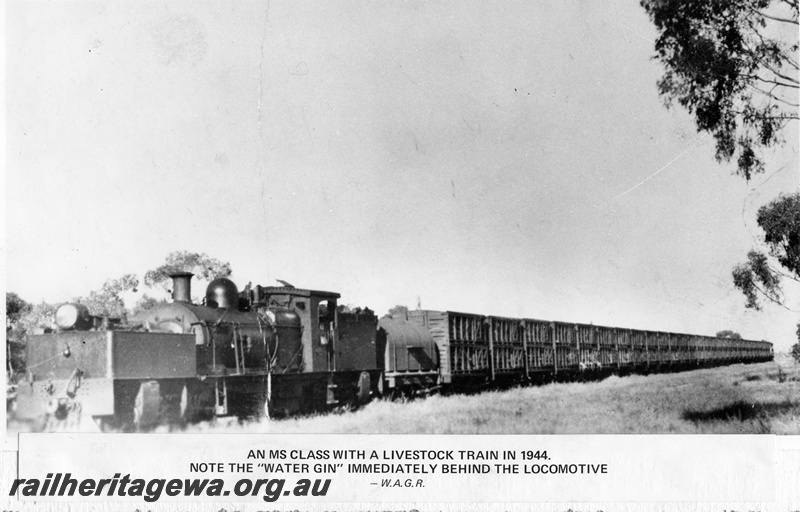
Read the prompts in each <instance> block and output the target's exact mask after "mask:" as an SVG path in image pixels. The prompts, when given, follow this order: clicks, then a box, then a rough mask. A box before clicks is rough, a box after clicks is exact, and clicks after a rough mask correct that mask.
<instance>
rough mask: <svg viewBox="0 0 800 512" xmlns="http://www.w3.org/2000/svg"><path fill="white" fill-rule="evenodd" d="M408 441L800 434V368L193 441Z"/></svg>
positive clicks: (447, 401) (292, 425)
mask: <svg viewBox="0 0 800 512" xmlns="http://www.w3.org/2000/svg"><path fill="white" fill-rule="evenodd" d="M216 430H220V431H225V432H231V433H245V432H247V433H256V432H272V433H301V432H303V433H408V434H422V433H425V434H701V433H713V434H723V433H726V434H727V433H732V434H738V433H743V434H744V433H747V434H750V433H775V434H800V365H798V364H795V363H794V362H793V361H791V360H790V359H789V360H787V359H780V360H778V361H776V362H772V363H762V364H754V365H734V366H728V367H720V368H712V369H705V370H695V371H690V372H682V373H672V374H658V375H648V376H643V375H632V376H627V377H609V378H607V379H605V380H603V381H601V382H589V383H569V384H550V385H546V386H538V387H525V388H515V389H510V390H505V391H493V392H485V393H481V394H477V395H471V396H464V395H452V396H432V397H429V398H426V399H423V400H415V401H410V402H388V401H377V402H373V403H371V404H369V405H368V406H366V407H364V408H363V409H361V410H359V411H355V412H346V413H342V414H328V415H322V416H315V417H305V418H294V419H287V420H280V421H262V422H249V423H245V424H241V425H240V424H234V423H231V422H218V423H217V424H201V425H195V426H192V427H190V428H189V429H188V431H189V432H202V431H216Z"/></svg>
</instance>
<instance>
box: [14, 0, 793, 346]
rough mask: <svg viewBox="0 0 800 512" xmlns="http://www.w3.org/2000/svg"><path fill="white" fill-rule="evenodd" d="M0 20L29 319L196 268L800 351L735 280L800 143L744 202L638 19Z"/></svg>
mask: <svg viewBox="0 0 800 512" xmlns="http://www.w3.org/2000/svg"><path fill="white" fill-rule="evenodd" d="M6 8H7V12H6V33H7V40H6V48H7V56H6V66H7V75H6V83H7V88H6V101H7V122H6V151H7V173H6V198H7V212H6V215H7V216H6V219H7V220H6V250H5V252H6V281H7V283H6V288H7V289H8V290H9V291H14V292H16V293H18V294H19V295H20V296H21V297H22V298H24V299H26V300H28V301H33V302H35V301H40V300H47V301H49V302H57V301H63V300H68V299H69V298H71V297H73V296H76V295H83V294H86V293H88V292H89V290H91V289H95V288H98V287H99V286H100V285H101V284H102V283H103V281H104V280H105V279H107V278H111V277H118V276H120V275H122V274H124V273H128V272H134V273H139V274H140V276H141V275H142V274H143V273H144V271H146V270H148V269H150V268H153V267H156V266H158V265H159V264H161V263H163V260H164V258H165V256H166V255H167V254H168V253H169V252H171V251H174V250H189V251H197V252H205V253H208V254H209V255H211V256H213V257H216V258H220V259H223V260H227V261H230V263H231V265H232V267H233V269H234V275H233V276H232V277H233V279H234V280H235V281H236V282H237V283H238V284H239V286H240V287H242V286H244V285H245V284H246V283H247V282H249V281H252V282H253V284H262V285H274V284H276V283H275V279H276V278H279V279H284V280H286V281H289V282H291V283H293V284H294V285H296V286H298V287H310V288H316V289H326V290H332V291H337V292H340V293H341V294H342V295H343V297H342V299H341V302H342V303H350V304H352V305H354V306H369V307H371V308H372V309H375V310H376V311H377V312H378V313H384V312H385V311H386V310H387V309H388V308H389V307H391V306H393V305H395V304H406V305H409V306H411V307H415V306H416V305H417V302H418V301H419V302H421V305H422V307H423V308H427V309H450V310H456V311H467V312H475V313H483V314H498V315H505V316H517V317H533V318H543V319H553V320H563V321H576V322H594V323H595V324H604V325H617V326H623V327H632V328H645V329H654V330H672V331H677V332H689V333H698V334H708V335H713V334H714V333H715V332H716V331H718V330H722V329H733V330H736V331H739V332H740V333H742V335H743V336H745V337H748V338H754V339H762V338H765V339H769V340H771V341H773V342H775V343H776V346H777V348H778V349H779V350H785V349H787V348H788V347H789V346H790V345H791V344H792V343H794V342H795V341H796V339H795V338H794V331H795V325H796V323H797V314H794V315H792V314H791V313H787V312H786V311H783V310H780V309H779V308H776V307H767V308H766V309H765V310H764V311H762V312H753V311H748V310H746V309H745V308H744V302H745V301H744V297H743V296H742V295H741V294H740V293H739V292H738V291H736V290H735V289H734V288H733V285H732V282H731V277H730V274H731V268H732V267H733V266H734V265H735V264H736V263H737V262H739V261H743V260H744V259H745V257H746V253H747V251H748V250H749V249H751V248H752V247H754V246H755V243H756V241H757V240H758V239H759V238H760V237H761V232H760V230H759V229H758V226H757V225H756V223H755V211H756V210H757V208H758V207H759V206H761V205H762V204H765V203H766V202H768V201H769V200H771V199H773V198H775V197H776V196H777V195H778V194H779V193H780V192H793V191H795V190H797V187H798V158H797V150H798V143H797V140H798V133H797V129H796V125H795V126H793V127H792V128H791V130H789V131H788V132H787V134H786V139H787V141H788V143H787V144H786V145H785V146H784V147H783V148H782V149H780V150H777V151H775V152H774V153H770V154H769V156H768V163H767V172H766V174H765V175H762V176H758V177H757V178H756V179H754V180H753V181H752V182H750V183H747V182H745V181H744V180H743V179H741V178H739V177H736V176H733V175H732V171H733V170H734V166H733V165H732V164H730V165H729V164H725V165H720V164H718V163H717V162H715V160H714V158H713V152H714V149H713V142H712V141H711V140H709V137H705V138H704V137H702V136H701V135H699V134H698V133H697V132H696V130H695V128H694V125H693V122H692V120H691V118H690V117H689V116H688V115H687V114H686V113H685V112H683V111H680V110H672V111H670V110H667V109H666V108H665V107H664V106H663V103H662V101H661V99H660V98H659V97H658V94H657V90H656V81H657V79H658V78H659V76H660V74H661V72H662V70H661V68H660V65H659V64H658V63H657V62H655V61H653V60H652V55H653V54H654V50H653V40H654V39H655V37H656V34H655V29H654V28H653V27H652V26H651V24H650V22H649V20H648V19H647V16H646V14H645V13H644V11H643V10H642V9H641V8H640V7H639V6H638V2H631V1H627V2H623V1H609V2H586V1H568V2H562V1H549V2H545V1H541V2H528V1H521V2H510V1H503V2H485V1H481V2H478V1H475V2H463V1H460V0H459V1H452V2H450V1H441V2H406V1H404V2H400V1H388V2H356V1H347V2H345V1H336V2H311V1H306V2H297V1H292V2H289V1H272V2H270V3H265V2H227V1H226V2H223V3H214V2H198V3H190V2H139V1H137V2H125V1H114V2H108V3H106V2H23V3H13V2H12V3H7V4H6ZM648 178H649V179H648ZM790 299H792V300H795V302H796V303H798V302H800V297H798V296H797V293H794V292H791V291H790Z"/></svg>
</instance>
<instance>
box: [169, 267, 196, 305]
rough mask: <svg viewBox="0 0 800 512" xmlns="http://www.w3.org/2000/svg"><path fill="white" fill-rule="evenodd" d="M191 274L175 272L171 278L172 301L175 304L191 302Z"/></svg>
mask: <svg viewBox="0 0 800 512" xmlns="http://www.w3.org/2000/svg"><path fill="white" fill-rule="evenodd" d="M193 275H194V274H192V273H191V272H175V273H173V274H170V275H169V277H171V278H172V300H173V301H175V302H192V276H193Z"/></svg>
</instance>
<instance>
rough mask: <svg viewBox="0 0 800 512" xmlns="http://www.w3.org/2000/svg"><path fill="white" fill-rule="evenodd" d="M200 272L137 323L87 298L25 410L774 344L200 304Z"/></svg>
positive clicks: (222, 301)
mask: <svg viewBox="0 0 800 512" xmlns="http://www.w3.org/2000/svg"><path fill="white" fill-rule="evenodd" d="M191 278H192V274H189V273H176V274H174V275H172V279H173V286H172V288H173V300H172V302H171V303H169V304H165V305H162V306H158V307H156V308H154V309H152V310H150V311H148V312H147V313H146V314H145V315H144V316H143V317H142V318H140V319H139V321H138V322H137V323H136V324H135V325H124V324H122V323H121V322H118V321H114V320H110V319H108V318H99V317H94V316H92V315H90V314H89V312H88V310H87V308H86V307H84V306H82V305H80V304H65V305H63V306H61V307H60V308H59V309H58V311H57V313H56V324H57V325H58V329H57V330H56V331H55V332H51V333H46V334H37V335H31V336H29V337H28V340H27V348H26V350H27V377H26V379H24V381H23V382H21V383H20V384H19V386H18V399H17V404H16V410H15V411H14V415H15V417H17V418H19V419H21V420H29V421H44V422H45V423H47V424H52V423H53V422H64V421H77V419H78V418H80V417H81V416H84V415H90V416H92V417H93V418H94V419H95V420H96V421H97V422H98V423H100V424H101V425H102V426H103V427H107V428H109V429H113V430H135V429H147V428H150V427H152V426H155V425H159V424H164V423H167V424H180V423H183V422H186V421H199V420H203V419H209V418H213V417H216V416H225V415H237V416H240V417H247V416H250V417H252V416H259V415H274V414H292V413H297V412H308V411H319V410H322V409H325V408H331V407H336V406H341V405H344V404H359V403H364V402H367V401H369V400H370V399H371V398H373V397H376V396H381V395H387V394H397V393H415V392H429V391H431V390H443V391H462V390H466V389H481V388H482V387H486V386H490V385H493V384H513V383H523V382H536V381H546V380H553V379H559V380H561V379H564V380H567V379H571V378H576V377H577V376H597V375H603V374H607V373H627V372H656V371H674V370H684V369H692V368H698V367H708V366H715V365H726V364H734V363H753V362H762V361H769V360H771V359H772V358H773V351H772V344H771V343H769V342H766V341H751V340H743V339H730V338H716V337H708V336H696V335H689V334H676V333H668V332H657V331H641V330H634V329H624V328H618V327H603V326H596V325H587V324H575V323H564V322H553V321H544V320H535V319H527V318H526V319H521V318H504V317H497V316H484V315H475V314H467V313H456V312H452V311H428V310H425V311H409V312H407V313H406V314H403V315H395V316H394V317H391V316H386V317H384V318H381V319H380V320H379V319H378V318H377V317H376V316H375V314H374V313H373V312H372V311H370V310H368V309H365V310H356V311H348V312H345V311H343V308H339V307H337V299H338V298H339V294H337V293H332V292H324V291H316V290H309V289H299V288H294V287H292V286H281V287H262V286H255V287H251V286H249V285H248V286H247V287H246V288H245V290H243V291H242V292H239V290H238V289H237V287H236V285H235V284H234V283H233V282H232V281H230V280H228V279H217V280H214V281H212V282H211V283H210V284H209V286H208V288H207V290H206V294H205V299H204V300H203V301H202V304H195V303H192V301H191V293H190V290H191Z"/></svg>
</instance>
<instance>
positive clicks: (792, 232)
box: [757, 192, 800, 276]
mask: <svg viewBox="0 0 800 512" xmlns="http://www.w3.org/2000/svg"><path fill="white" fill-rule="evenodd" d="M757 220H758V225H759V226H761V229H763V230H764V233H765V236H764V242H765V243H766V244H767V247H768V248H769V254H770V256H773V257H774V258H775V259H777V260H778V263H780V264H781V265H782V266H783V267H784V268H785V269H786V270H788V271H789V272H791V273H793V274H794V275H796V276H800V192H797V193H795V194H790V195H781V196H780V197H778V199H776V200H774V201H772V202H771V203H769V204H767V205H765V206H762V207H761V208H759V210H758V217H757Z"/></svg>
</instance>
